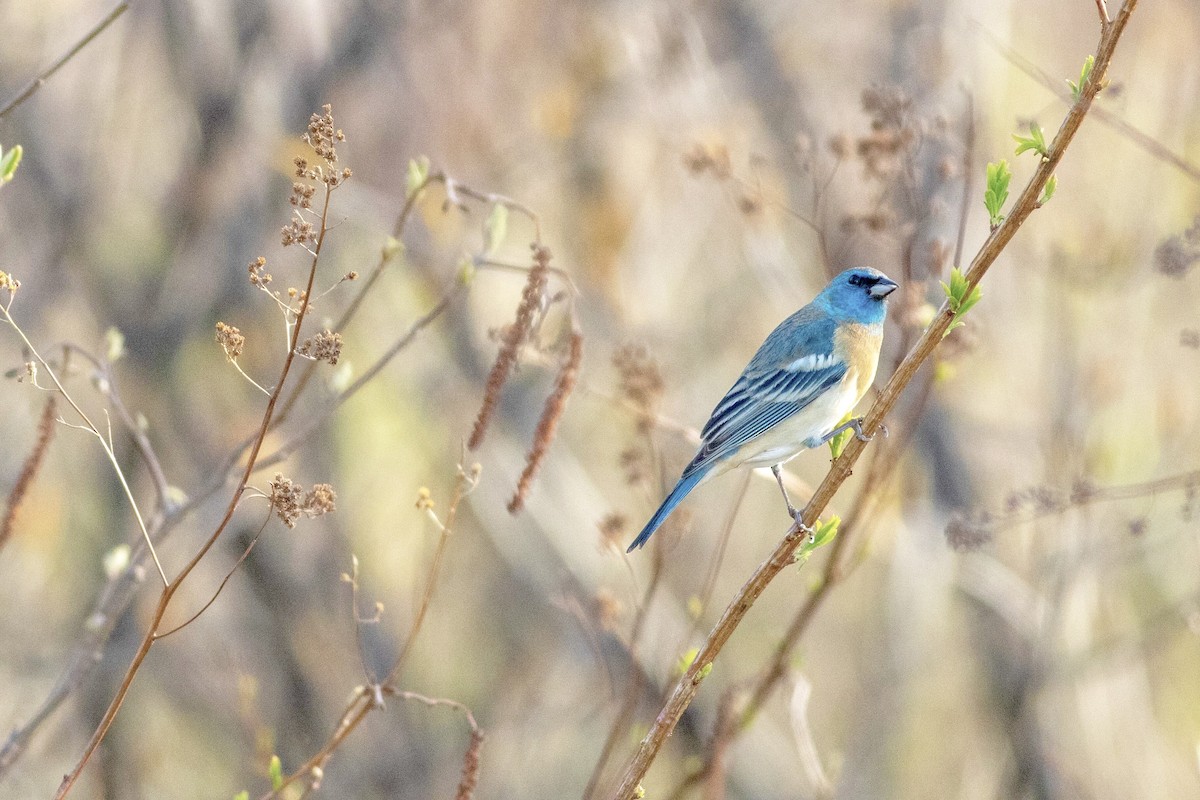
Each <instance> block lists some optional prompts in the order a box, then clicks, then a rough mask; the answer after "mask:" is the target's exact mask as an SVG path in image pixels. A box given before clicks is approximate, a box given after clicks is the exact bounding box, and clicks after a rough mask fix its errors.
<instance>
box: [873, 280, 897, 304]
mask: <svg viewBox="0 0 1200 800" xmlns="http://www.w3.org/2000/svg"><path fill="white" fill-rule="evenodd" d="M899 287H900V284H898V283H896V282H895V281H894V280H892V279H891V278H880V279H879V282H878V283H876V284H875V285H874V286H872V287H871V288H870V289H868V290H867V292H868V293H869V294H870V295H871V297H874V298H875V299H876V300H882V299H883V298H885V297H887V296H888V295H889V294H891V293H892V292H894V291H896V289H898V288H899Z"/></svg>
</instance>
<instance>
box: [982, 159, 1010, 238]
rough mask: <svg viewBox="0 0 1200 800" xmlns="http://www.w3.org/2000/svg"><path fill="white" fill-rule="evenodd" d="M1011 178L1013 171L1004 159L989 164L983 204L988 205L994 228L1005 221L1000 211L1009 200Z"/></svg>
mask: <svg viewBox="0 0 1200 800" xmlns="http://www.w3.org/2000/svg"><path fill="white" fill-rule="evenodd" d="M1011 180H1012V172H1011V171H1010V170H1009V168H1008V162H1007V161H1005V160H1004V159H1000V161H998V162H993V163H990V164H988V165H987V189H986V190H985V191H984V193H983V204H984V205H985V206H987V210H988V217H989V219H990V221H991V225H992V230H995V229H996V228H997V227H998V226H999V225H1000V223H1001V222H1003V221H1004V215H1003V214H1001V213H1000V211H1001V209H1003V208H1004V203H1005V201H1006V200H1008V184H1009V181H1011Z"/></svg>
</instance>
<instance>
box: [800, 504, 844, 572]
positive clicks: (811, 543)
mask: <svg viewBox="0 0 1200 800" xmlns="http://www.w3.org/2000/svg"><path fill="white" fill-rule="evenodd" d="M841 524H842V518H841V517H839V516H837V515H836V514H834V515H833V516H831V517H830V518H829V520H828V521H827V522H822V521H821V520H817V524H816V525H815V526H813V532H812V533H810V534H809V535H808V538H807V539H805V540H804V541H803V543H801V545H800V546H799V547H798V548H796V555H795V556H793V557H792V560H793V561H795V563H797V564H799V565H800V566H804V565H805V564H806V563H808V559H809V557H811V556H812V554H813V551H814V550H816V549H817V548H818V547H823V546H825V545H827V544H829V543H830V542H832V541H833V538H834V537H835V536H837V533H838V526H839V525H841Z"/></svg>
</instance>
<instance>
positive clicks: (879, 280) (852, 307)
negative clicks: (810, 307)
mask: <svg viewBox="0 0 1200 800" xmlns="http://www.w3.org/2000/svg"><path fill="white" fill-rule="evenodd" d="M898 286H899V284H898V283H896V282H895V281H894V280H892V279H891V278H889V277H888V276H887V275H884V274H883V273H882V272H880V271H879V270H877V269H871V268H870V267H855V268H853V269H848V270H846V271H845V272H843V273H842V274H840V275H838V276H837V277H836V278H834V279H833V280H832V281H830V282H829V285H828V286H826V287H825V288H824V290H822V291H821V293H820V294H819V295H817V299H816V300H815V301H814V302H816V303H818V304H820V305H821V306H822V307H823V308H824V309H825V310H826V311H828V312H829V313H830V314H831V315H832V316H834V317H835V318H837V319H842V320H845V321H847V322H861V323H864V324H870V323H873V322H883V319H884V317H885V316H887V296H888V295H889V294H891V293H892V292H894V291H895V290H896V287H898Z"/></svg>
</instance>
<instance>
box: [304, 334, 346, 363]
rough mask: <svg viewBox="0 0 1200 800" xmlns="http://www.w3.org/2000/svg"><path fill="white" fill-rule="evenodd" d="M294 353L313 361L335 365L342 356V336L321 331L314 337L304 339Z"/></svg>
mask: <svg viewBox="0 0 1200 800" xmlns="http://www.w3.org/2000/svg"><path fill="white" fill-rule="evenodd" d="M296 352H297V353H298V354H299V355H302V356H304V357H305V358H310V359H312V360H313V361H328V362H329V363H330V364H336V363H337V362H338V358H339V357H340V356H341V354H342V335H341V334H340V333H334V332H333V331H330V330H324V331H321V332H320V333H318V334H317V335H316V336H310V337H309V338H307V339H305V340H304V342H303V343H302V344H301V345H300V347H299V348H298V349H297V350H296Z"/></svg>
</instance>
